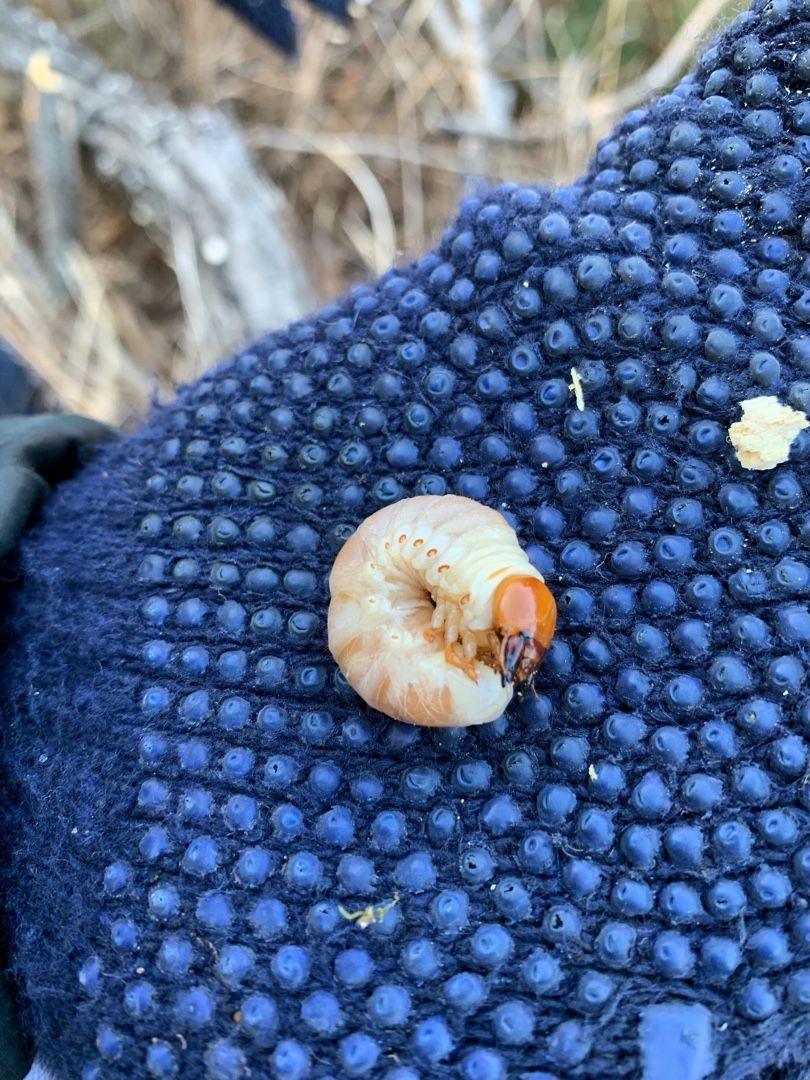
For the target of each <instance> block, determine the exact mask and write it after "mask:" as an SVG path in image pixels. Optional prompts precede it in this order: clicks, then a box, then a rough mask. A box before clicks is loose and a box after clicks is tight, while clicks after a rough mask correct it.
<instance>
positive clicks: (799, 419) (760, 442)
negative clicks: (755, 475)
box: [728, 396, 810, 471]
mask: <svg viewBox="0 0 810 1080" xmlns="http://www.w3.org/2000/svg"><path fill="white" fill-rule="evenodd" d="M740 408H741V409H742V418H741V419H740V420H738V421H737V422H736V423H734V424H732V425H731V427H730V428H729V429H728V434H729V438H730V439H731V443H732V445H733V447H734V450H735V452H736V454H737V460H738V461H739V463H740V464H741V465H742V467H743V468H744V469H756V470H757V471H764V470H765V469H775V468H776V466H777V465H781V464H782V463H783V462H785V461H787V460H788V458H789V457H790V447H791V445H792V443H793V440H794V439H795V438H796V436H797V435H798V434H799V432H800V431H804V429H805V428H807V427H810V420H808V419H807V417H806V416H805V415H804V413H801V412H798V411H797V410H796V409H793V408H791V407H790V406H789V405H782V404H781V403H780V401H779V399H778V398H776V397H770V396H767V397H756V398H749V399H748V400H747V401H741V402H740Z"/></svg>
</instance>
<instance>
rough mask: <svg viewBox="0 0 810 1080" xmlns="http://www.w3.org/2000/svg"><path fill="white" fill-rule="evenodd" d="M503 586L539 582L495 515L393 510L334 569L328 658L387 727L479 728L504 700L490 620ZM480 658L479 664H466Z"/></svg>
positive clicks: (462, 503)
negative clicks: (393, 723)
mask: <svg viewBox="0 0 810 1080" xmlns="http://www.w3.org/2000/svg"><path fill="white" fill-rule="evenodd" d="M512 576H517V577H521V578H527V579H531V580H536V581H540V582H542V580H543V576H542V574H540V573H539V571H537V570H535V568H534V567H533V566H532V564H531V563H530V562H529V560H528V558H527V556H526V554H525V552H524V551H523V550H522V549H521V547H520V545H519V543H518V540H517V536H516V535H515V530H514V529H513V528H512V527H511V526H510V525H508V524H507V522H506V520H505V519H504V517H503V515H502V514H499V513H498V512H497V511H496V510H491V509H490V508H489V507H488V506H482V505H481V504H480V503H476V502H475V501H474V500H472V499H466V498H464V497H462V496H458V495H422V496H417V497H416V498H413V499H403V500H402V501H401V502H398V503H395V504H394V505H393V506H390V507H386V508H385V509H382V510H378V511H377V512H376V513H375V514H372V515H371V517H370V518H368V519H367V520H366V521H364V522H363V523H362V525H361V526H360V528H359V529H358V530H357V532H355V533H354V534H353V535H352V536H351V537H350V538H349V540H348V541H347V542H346V544H345V546H344V547H343V548H342V549H341V551H340V553H339V555H338V557H337V559H336V560H335V564H334V567H333V568H332V573H331V576H330V580H329V586H330V592H331V597H332V599H331V603H330V606H329V619H328V638H329V648H330V650H331V652H332V655H333V656H334V657H335V659H336V660H337V662H338V664H339V665H340V669H341V671H342V672H343V674H344V675H345V676H346V679H347V681H348V682H349V685H350V686H352V687H353V689H354V690H356V691H357V693H358V694H360V696H361V697H362V698H363V700H364V701H365V702H367V703H368V704H369V705H371V706H372V707H373V708H375V709H379V710H380V711H381V712H383V713H385V714H386V715H387V716H392V717H393V718H394V719H395V720H402V721H404V722H406V723H410V724H421V725H425V726H427V727H467V726H469V725H472V724H486V723H488V722H489V721H491V720H494V719H496V717H498V716H500V715H501V714H502V713H503V712H504V710H505V709H506V707H507V705H508V704H509V702H510V701H511V699H512V693H513V686H512V684H511V682H509V683H504V681H503V679H502V671H501V670H500V669H499V668H498V667H497V664H496V661H497V648H498V646H499V644H500V641H499V639H498V635H497V634H496V631H495V627H496V625H497V620H496V614H495V612H494V611H493V598H494V596H495V592H496V589H497V587H498V585H499V584H500V583H501V582H502V581H503V580H505V579H506V578H508V577H512ZM524 629H526V630H529V629H531V630H534V627H533V626H532V627H528V626H527V627H525V628H524ZM493 637H494V639H495V650H496V651H495V654H494V656H493V655H492V653H493V649H492V638H493ZM445 644H447V645H448V647H450V648H451V649H453V652H451V653H450V655H449V656H448V654H447V653H446V651H445ZM547 644H548V642H546V646H547ZM479 650H480V652H481V653H482V655H483V654H484V653H485V652H489V654H490V655H489V657H488V660H489V661H490V662H489V665H488V664H487V663H484V662H475V658H476V656H477V655H478V653H479ZM465 657H466V668H467V670H465V665H464V658H465ZM470 665H472V666H470Z"/></svg>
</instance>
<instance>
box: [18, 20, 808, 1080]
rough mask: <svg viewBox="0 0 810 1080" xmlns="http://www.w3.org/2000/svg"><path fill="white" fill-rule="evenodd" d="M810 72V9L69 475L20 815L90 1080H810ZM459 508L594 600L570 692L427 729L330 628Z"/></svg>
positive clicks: (771, 27) (47, 1025)
mask: <svg viewBox="0 0 810 1080" xmlns="http://www.w3.org/2000/svg"><path fill="white" fill-rule="evenodd" d="M808 85H810V28H809V27H808V11H807V7H806V6H805V5H803V4H802V3H800V2H798V0H768V2H767V3H761V2H759V3H757V5H756V6H755V9H754V11H753V13H751V14H747V15H744V16H742V17H741V18H739V19H738V20H737V21H736V22H735V23H734V25H733V26H732V28H731V29H730V30H729V31H728V32H727V33H726V34H725V35H724V36H723V37H722V38H721V39H720V40H719V42H718V43H717V44H716V45H715V46H713V47H712V48H711V49H710V50H709V51H708V52H707V53H706V56H705V58H704V60H703V61H702V62H701V64H700V65H699V67H698V68H697V71H696V73H695V74H694V75H693V76H691V77H690V78H688V79H687V80H685V81H683V82H682V83H681V84H680V85H679V86H678V87H677V88H676V90H675V91H673V93H671V94H669V95H667V96H665V97H663V98H662V99H661V100H659V101H658V102H656V103H655V104H653V105H651V106H649V107H645V108H643V109H639V110H636V111H634V112H633V113H632V114H631V115H630V116H628V118H627V119H626V120H625V121H624V122H623V123H622V124H621V125H620V127H619V128H618V129H617V130H616V132H615V133H614V134H613V135H612V136H611V137H610V138H609V139H607V140H606V141H605V142H604V143H603V144H602V145H601V146H600V148H599V150H598V151H597V154H596V157H595V160H594V164H593V166H592V167H591V169H590V170H589V172H588V173H587V175H586V176H585V177H584V178H583V179H582V180H581V181H580V182H578V183H577V184H575V185H574V186H573V187H570V188H567V189H564V190H561V191H556V192H550V191H545V190H541V189H539V188H520V187H514V186H512V187H510V186H507V187H504V188H501V189H499V190H498V191H496V192H494V193H492V194H491V195H488V196H486V197H481V198H476V199H470V200H468V201H466V202H465V203H464V204H463V206H462V208H461V212H460V215H459V217H458V219H457V220H456V221H455V222H454V223H453V224H452V226H451V227H450V228H449V229H448V231H447V233H446V235H445V236H444V237H443V238H442V240H441V243H440V245H439V246H438V248H437V250H436V251H435V252H433V253H431V254H429V255H427V256H425V257H424V258H423V259H421V260H420V261H419V262H417V263H415V264H414V265H412V266H409V267H406V268H402V269H397V270H395V271H392V272H391V273H389V274H387V275H385V276H384V277H383V279H382V280H381V281H380V282H378V283H377V284H375V285H373V286H368V287H363V288H359V289H357V290H355V291H354V292H352V293H351V295H350V296H348V297H347V298H346V299H345V300H343V301H341V302H340V303H339V304H335V305H333V306H331V307H329V308H326V309H324V310H323V311H321V312H320V313H319V314H318V315H317V316H316V317H314V318H313V319H312V320H310V321H309V322H307V323H304V324H302V325H298V326H294V327H292V328H291V329H289V330H287V331H285V332H283V333H279V334H274V335H272V336H271V337H269V338H268V339H266V340H265V341H262V342H260V343H259V344H258V345H256V346H255V347H254V348H253V349H251V350H248V351H246V352H244V353H242V354H241V355H239V356H238V357H236V358H235V359H234V360H233V361H231V362H229V363H228V364H226V365H225V366H224V367H223V368H221V369H220V370H219V371H217V372H214V373H213V374H211V375H210V376H208V377H206V378H204V379H203V380H201V381H200V382H199V383H198V384H197V385H196V386H194V387H190V388H187V389H184V390H183V391H182V392H181V394H180V396H179V398H178V401H177V402H176V403H175V404H173V405H172V406H170V407H168V408H165V409H162V410H160V411H159V412H157V413H156V415H155V416H154V418H153V419H152V420H151V421H150V422H149V424H148V425H146V426H145V427H144V428H143V429H142V430H141V431H140V432H138V433H137V434H136V435H135V436H133V437H132V438H129V439H127V440H124V441H123V442H122V443H121V444H120V445H116V446H110V447H108V448H106V449H105V450H104V451H103V452H102V453H100V454H99V456H98V458H97V459H96V460H95V461H94V462H93V463H92V464H91V465H89V466H88V467H87V468H86V470H85V471H84V473H83V474H82V475H81V477H79V478H78V479H77V480H76V481H75V482H72V483H70V484H69V486H67V487H65V488H64V489H61V490H60V491H59V492H57V494H56V496H55V498H54V501H53V502H52V503H50V504H49V506H48V508H47V509H46V511H45V515H44V518H43V521H42V524H41V525H40V526H39V527H38V528H37V529H36V530H35V531H34V533H33V534H32V535H31V537H30V539H29V541H28V543H27V544H26V546H25V550H24V552H23V553H22V556H21V560H22V561H21V565H20V568H19V574H18V576H17V579H16V583H15V584H14V586H13V590H11V591H13V597H12V599H11V605H12V607H11V612H10V615H9V621H8V622H7V626H8V627H9V634H10V635H11V637H12V639H13V641H14V646H13V648H11V649H9V650H7V651H6V653H5V654H4V658H3V665H2V672H0V685H2V686H3V693H4V710H3V735H4V742H3V750H2V752H3V767H4V778H5V780H6V784H7V788H6V790H7V791H8V792H9V793H10V794H9V796H8V797H7V798H5V799H4V800H3V802H2V804H0V813H1V814H2V835H3V839H4V848H5V852H4V859H5V862H4V891H3V905H2V909H3V911H4V912H5V913H6V916H7V919H8V920H9V921H10V922H11V923H12V926H11V931H12V936H13V943H12V945H13V957H14V963H15V966H16V969H17V971H18V972H19V973H20V976H21V979H22V982H23V985H24V987H25V989H26V992H27V994H28V995H29V1000H30V1001H31V1008H30V1011H29V1023H30V1025H31V1029H32V1034H33V1035H34V1037H35V1038H36V1039H37V1041H38V1043H39V1045H40V1047H41V1050H42V1053H43V1055H44V1056H45V1057H46V1058H47V1060H48V1061H49V1062H50V1063H52V1065H53V1066H54V1068H55V1069H56V1071H57V1073H58V1075H60V1076H65V1077H67V1076H70V1077H77V1076H78V1077H82V1078H83V1080H95V1078H99V1080H101V1078H103V1080H108V1078H114V1080H118V1078H124V1077H126V1078H127V1080H132V1078H137V1080H141V1078H147V1077H148V1078H155V1077H158V1078H163V1077H173V1076H177V1077H180V1078H183V1080H185V1078H194V1080H197V1078H202V1077H206V1078H215V1080H221V1078H227V1080H230V1078H232V1077H240V1078H241V1077H247V1076H250V1077H255V1078H258V1077H261V1078H265V1077H270V1078H272V1080H291V1078H293V1077H295V1078H296V1080H299V1078H306V1080H325V1078H326V1077H327V1076H332V1077H336V1078H340V1080H343V1078H345V1077H364V1078H371V1080H414V1077H421V1078H423V1080H425V1078H428V1077H430V1078H432V1077H452V1078H453V1080H455V1078H460V1080H502V1078H508V1080H512V1078H522V1077H524V1076H528V1075H532V1074H535V1075H539V1076H553V1077H555V1078H558V1080H604V1078H605V1077H617V1078H619V1077H621V1078H630V1077H632V1078H641V1080H660V1078H663V1077H666V1078H667V1080H683V1078H687V1077H688V1078H689V1080H704V1078H708V1077H709V1076H711V1078H712V1080H730V1078H732V1077H734V1078H738V1077H742V1076H759V1077H767V1076H768V1075H769V1072H770V1068H769V1067H770V1066H772V1065H773V1064H774V1061H775V1060H776V1059H777V1058H778V1060H779V1061H780V1062H781V1063H783V1064H784V1066H785V1068H784V1070H783V1071H782V1073H781V1075H780V1080H782V1077H787V1078H789V1080H798V1078H799V1077H800V1076H801V1075H802V1072H803V1071H804V1067H803V1066H802V1067H800V1066H799V1064H798V1063H802V1062H804V1061H806V1060H810V1033H809V1030H810V1029H809V1027H808V1004H809V1003H810V899H809V897H810V835H808V814H809V813H810V784H808V783H807V782H806V777H807V772H808V763H809V760H810V759H809V758H808V739H809V738H810V687H809V686H808V681H807V665H808V663H810V614H809V613H808V608H807V604H808V595H809V594H810V567H809V566H808V564H809V563H810V552H809V551H808V549H809V548H810V518H809V517H808V505H807V483H808V465H807V462H808V455H809V454H810V440H809V439H808V432H807V431H804V432H799V433H798V434H797V436H796V438H795V440H794V442H793V443H792V449H791V454H790V459H789V461H788V462H787V463H786V464H784V465H780V466H779V467H778V468H776V469H773V470H766V471H750V470H748V471H747V470H745V469H743V468H742V466H741V464H740V462H739V461H738V460H737V457H736V455H735V453H734V448H733V446H732V445H731V443H730V441H729V438H728V434H727V433H728V428H729V426H730V425H731V424H733V423H735V422H736V421H737V420H739V419H740V408H739V405H738V403H739V402H741V401H745V400H750V399H752V398H755V397H757V396H760V395H762V396H764V395H770V396H775V397H778V399H779V400H780V401H781V402H784V403H786V404H789V405H790V406H791V407H792V408H796V409H798V408H802V409H804V410H805V411H806V407H807V395H808V383H810V280H809V279H808V273H809V272H810V271H809V270H808V263H807V260H808V258H809V257H810V224H808V217H807V211H808V203H809V202H810V199H809V198H808V196H809V195H810V192H809V191H808V179H807V166H808V163H810V102H808ZM526 282H528V284H524V283H526ZM268 287H269V288H271V287H272V282H268ZM573 366H575V367H576V368H577V370H578V372H579V374H580V379H581V385H582V392H583V396H584V410H579V409H578V408H577V403H576V399H575V397H574V394H573V393H572V392H571V390H570V389H569V386H570V384H571V383H572V381H573V380H572V377H571V374H570V370H571V368H572V367H573ZM443 493H452V494H458V495H463V496H466V497H469V498H473V499H475V500H476V501H478V502H482V503H485V504H486V505H488V506H490V507H492V508H493V509H497V510H498V511H501V512H502V513H503V514H504V515H505V516H506V518H507V520H508V521H509V522H510V523H511V524H512V525H513V526H514V527H515V529H516V532H517V535H518V538H519V540H520V543H521V546H522V547H523V548H524V550H525V551H526V554H527V555H528V558H529V560H530V562H531V564H532V565H533V566H534V567H535V568H536V569H537V570H539V572H540V573H541V574H542V575H543V576H544V577H545V579H546V582H547V583H548V585H549V587H550V588H551V589H552V591H553V593H554V596H555V597H556V599H557V603H558V607H559V615H560V618H559V626H558V628H557V632H556V635H555V638H554V641H553V643H552V646H551V648H550V649H549V652H548V655H547V656H546V658H545V661H544V663H543V664H542V666H541V667H540V668H539V670H538V672H537V677H536V680H535V689H536V691H537V698H534V697H533V696H532V695H530V694H527V695H525V696H524V698H523V700H522V702H521V703H520V704H519V705H518V704H516V703H515V702H513V703H512V704H510V706H509V708H508V709H507V711H506V713H505V714H504V716H503V718H500V719H497V720H495V721H494V722H492V723H491V724H483V725H480V726H477V727H475V726H474V727H468V728H463V729H447V730H444V731H433V730H430V729H426V728H419V727H416V726H414V725H406V724H400V723H397V722H394V721H391V722H390V723H382V722H380V720H379V716H378V715H377V714H372V713H371V712H370V710H368V708H367V706H366V705H365V704H364V703H363V702H362V700H361V699H360V698H359V697H358V696H357V695H356V694H355V693H354V692H353V691H352V690H351V688H350V687H349V686H348V685H347V684H346V681H345V679H344V678H343V677H342V676H341V675H340V673H339V670H338V668H337V666H336V665H335V663H334V661H333V659H332V657H331V656H330V654H329V651H328V647H327V634H326V613H327V606H328V602H329V596H328V577H329V574H330V571H331V568H332V565H333V562H334V559H335V557H336V555H337V553H338V551H339V550H340V548H341V547H342V546H343V544H344V543H345V542H346V540H347V538H348V537H349V536H350V535H351V533H352V532H353V531H354V529H356V528H357V526H359V525H360V523H361V522H362V521H363V520H365V519H366V518H367V517H368V516H369V514H371V513H372V512H373V511H374V510H376V509H379V508H381V507H383V506H386V505H390V504H392V503H395V502H397V501H398V500H400V499H403V498H406V497H412V496H416V495H426V494H443ZM7 580H8V579H7Z"/></svg>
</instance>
